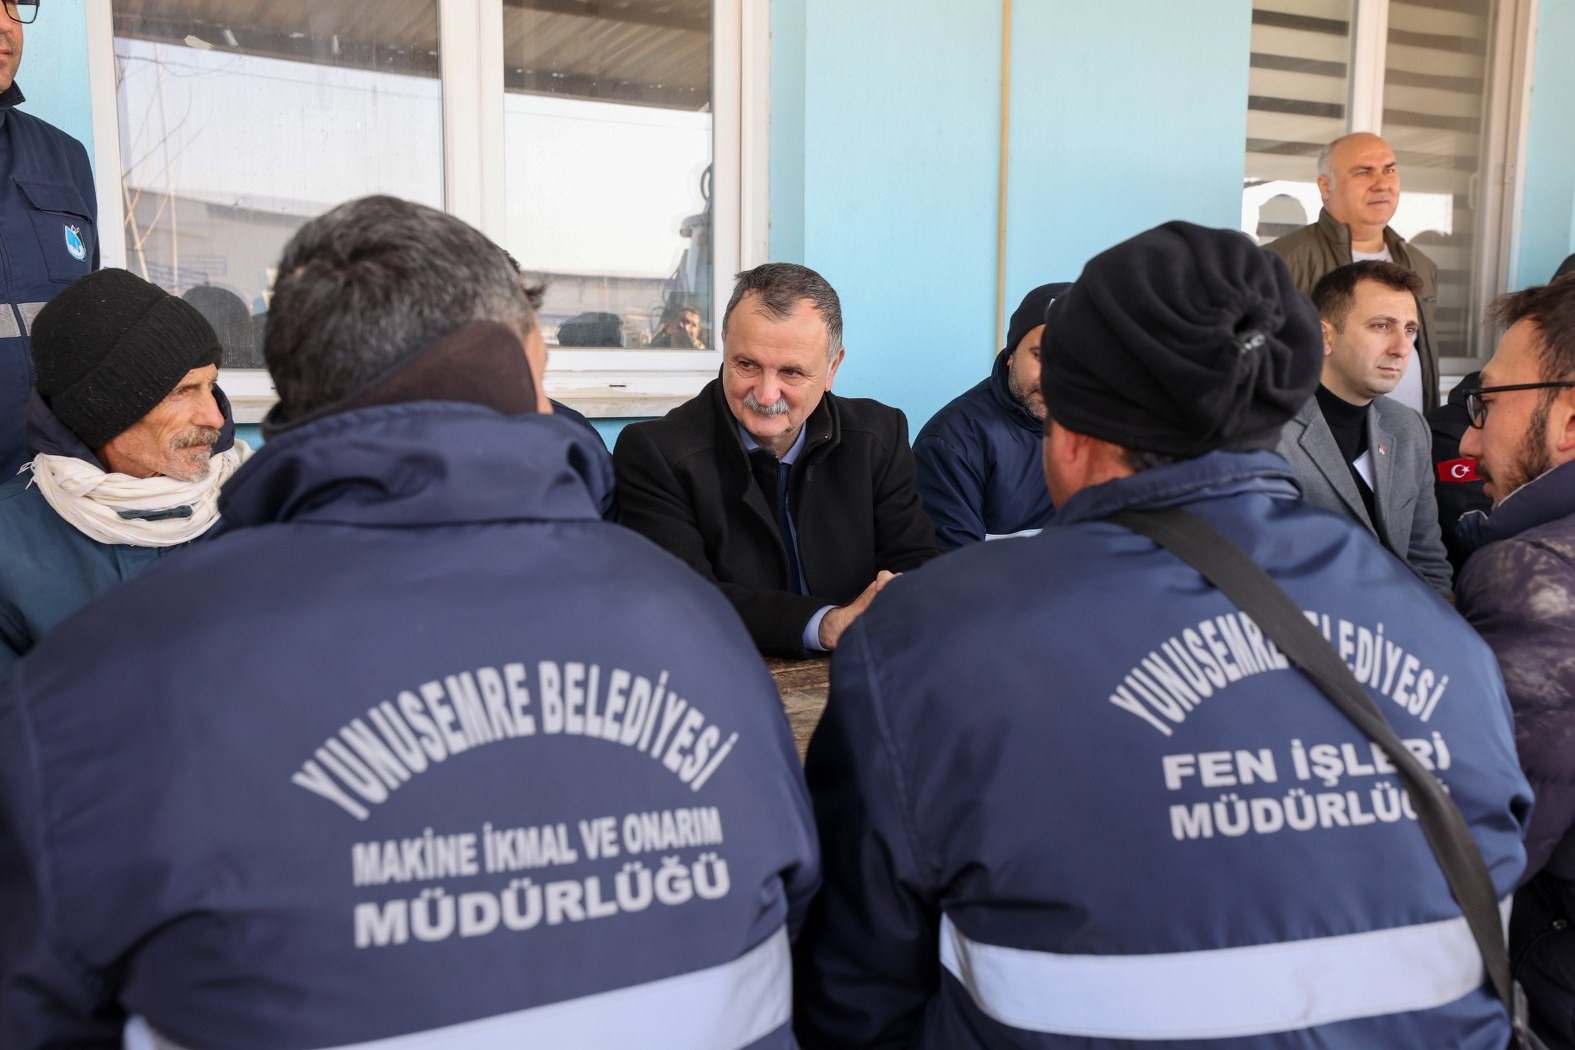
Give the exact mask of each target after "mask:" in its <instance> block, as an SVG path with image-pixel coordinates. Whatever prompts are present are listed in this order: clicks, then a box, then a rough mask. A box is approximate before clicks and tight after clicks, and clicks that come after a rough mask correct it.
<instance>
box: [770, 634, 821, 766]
mask: <svg viewBox="0 0 1575 1050" xmlns="http://www.w3.org/2000/svg"><path fill="white" fill-rule="evenodd" d="M766 667H767V669H769V670H770V671H771V677H772V678H774V679H776V683H777V692H778V693H780V694H781V695H782V707H783V708H784V709H785V710H786V711H787V716H788V724H789V725H790V726H792V727H793V741H794V743H796V744H798V757H799V758H803V757H804V749H805V748H807V747H809V737H810V734H811V733H813V732H814V731H815V726H816V724H817V723H819V721H820V713H821V712H822V711H824V710H825V709H826V694H827V692H828V691H829V690H830V689H831V657H830V656H829V655H827V656H816V657H811V658H810V659H808V660H781V659H777V658H775V657H768V658H767V659H766Z"/></svg>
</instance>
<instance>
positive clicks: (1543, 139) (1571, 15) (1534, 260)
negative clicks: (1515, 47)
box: [1515, 0, 1575, 288]
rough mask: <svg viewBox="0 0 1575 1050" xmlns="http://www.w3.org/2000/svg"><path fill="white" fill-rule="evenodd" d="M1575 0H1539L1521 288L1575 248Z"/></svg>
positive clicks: (1550, 270)
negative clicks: (1573, 111) (1573, 114)
mask: <svg viewBox="0 0 1575 1050" xmlns="http://www.w3.org/2000/svg"><path fill="white" fill-rule="evenodd" d="M1572 54H1575V0H1541V2H1540V4H1539V5H1538V12H1537V44H1536V55H1535V56H1534V59H1533V61H1534V65H1533V67H1532V80H1531V120H1530V127H1529V129H1528V134H1527V141H1526V183H1525V196H1524V198H1523V203H1522V215H1523V218H1522V220H1521V225H1520V255H1519V258H1518V262H1519V272H1518V273H1517V275H1516V282H1515V283H1516V285H1517V287H1520V288H1525V287H1528V286H1529V285H1533V284H1543V283H1545V282H1546V281H1547V280H1548V278H1550V277H1552V276H1553V271H1554V270H1555V269H1557V268H1558V265H1559V263H1561V262H1563V261H1564V258H1565V256H1567V255H1569V254H1570V253H1571V252H1572V251H1575V122H1571V120H1570V107H1571V104H1572V103H1575V65H1571V63H1570V56H1571V55H1572Z"/></svg>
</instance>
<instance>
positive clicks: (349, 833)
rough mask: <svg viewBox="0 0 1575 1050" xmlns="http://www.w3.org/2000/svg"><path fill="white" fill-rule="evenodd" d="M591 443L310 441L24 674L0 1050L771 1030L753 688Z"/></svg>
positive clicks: (797, 896) (773, 733)
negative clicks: (631, 520)
mask: <svg viewBox="0 0 1575 1050" xmlns="http://www.w3.org/2000/svg"><path fill="white" fill-rule="evenodd" d="M593 440H594V439H593V438H592V437H591V436H589V435H586V434H584V432H583V430H582V429H580V428H577V427H576V426H575V425H574V424H572V423H569V422H567V421H564V420H557V419H553V418H551V417H550V416H536V415H529V416H521V417H505V416H503V415H500V414H498V413H496V412H493V411H491V410H489V409H485V408H481V407H479V406H474V405H469V404H458V403H437V402H421V403H411V404H397V405H388V406H382V407H376V408H367V409H361V410H357V411H352V412H345V413H342V414H339V415H332V416H328V417H325V418H323V419H320V420H316V421H314V422H310V423H304V424H302V425H301V426H300V427H299V428H297V429H292V430H287V431H285V432H284V433H281V434H279V435H277V436H274V437H273V438H271V439H270V440H269V441H268V443H267V445H266V446H264V447H263V448H262V449H261V450H259V451H258V453H257V454H256V455H255V456H253V457H252V459H251V460H250V461H249V462H248V463H246V464H245V465H244V466H243V467H242V468H241V469H240V470H239V471H237V472H236V474H235V475H234V477H233V478H232V479H231V480H230V481H229V482H228V483H227V484H226V486H225V489H224V491H223V493H222V494H221V497H220V500H221V510H222V513H223V517H222V520H221V524H220V525H219V526H217V527H216V528H215V529H214V530H212V531H210V533H209V538H208V539H206V540H205V541H204V542H202V543H199V544H194V545H192V546H190V547H188V548H187V549H186V550H184V551H182V552H181V553H180V555H178V556H176V557H172V558H169V559H166V560H164V561H162V562H160V563H159V564H158V565H155V566H153V567H152V568H150V569H149V570H147V571H146V572H144V573H142V574H141V575H139V576H138V577H136V578H135V579H133V580H131V581H129V582H128V583H126V584H125V585H124V586H122V587H120V588H117V589H116V590H114V591H112V592H111V593H110V594H108V595H106V596H105V597H104V598H102V599H101V600H100V601H98V602H97V603H95V604H93V605H91V606H89V607H88V608H87V609H85V610H84V611H83V612H81V613H80V614H78V615H77V616H76V617H73V618H72V619H71V620H69V621H67V622H66V623H65V624H63V625H61V626H60V627H59V628H58V629H57V630H56V631H55V632H54V633H53V634H51V635H50V636H49V637H47V638H45V639H44V640H43V641H42V642H41V643H40V644H39V645H38V646H37V647H36V648H35V649H34V650H33V652H32V653H30V654H29V655H28V656H27V657H25V658H24V659H23V660H22V661H21V663H19V664H18V665H17V668H16V670H15V672H14V673H13V674H12V675H11V677H10V678H9V679H8V680H6V681H5V682H4V683H3V684H0V900H3V901H4V902H5V921H4V922H3V923H0V1046H4V1047H6V1048H7V1050H13V1048H14V1050H30V1048H34V1047H40V1046H59V1045H67V1044H69V1045H72V1046H92V1047H98V1046H103V1047H111V1046H119V1038H120V1031H121V1025H122V1024H123V1022H125V1021H126V1020H127V1018H135V1019H136V1023H137V1024H138V1025H139V1026H145V1029H146V1030H148V1031H151V1032H153V1033H156V1035H157V1037H158V1039H160V1040H162V1041H161V1042H159V1043H157V1044H156V1045H161V1046H162V1045H174V1046H178V1047H191V1048H198V1047H214V1046H223V1047H229V1048H234V1050H264V1048H273V1047H286V1046H295V1047H307V1046H310V1047H317V1048H323V1047H338V1046H349V1045H359V1044H362V1043H368V1042H372V1041H378V1042H377V1044H376V1045H378V1046H380V1047H382V1046H386V1047H389V1048H393V1047H399V1046H407V1045H408V1046H412V1047H413V1046H420V1047H423V1048H427V1050H435V1048H452V1050H459V1048H462V1047H463V1048H470V1047H482V1046H564V1047H568V1046H633V1045H640V1044H641V1043H642V1042H643V1041H644V1035H645V1033H647V1032H657V1033H661V1034H662V1035H663V1036H664V1038H666V1039H667V1042H666V1043H664V1044H663V1045H671V1046H686V1047H696V1048H715V1050H722V1048H724V1047H725V1048H735V1047H744V1046H750V1047H755V1046H759V1047H773V1048H786V1047H789V1046H790V1045H791V1034H790V1032H789V1029H788V1021H789V1013H788V1011H789V992H788V977H789V962H788V948H787V944H788V939H789V931H790V930H791V929H792V928H793V927H795V926H796V924H797V921H798V919H799V917H800V915H801V913H802V911H803V909H804V907H805V905H806V902H807V900H808V898H809V896H810V894H811V893H812V892H813V890H814V888H815V884H816V880H817V854H816V847H815V842H814V835H813V829H812V826H811V823H810V816H809V810H808V800H807V797H806V795H805V792H804V786H803V780H802V773H801V771H800V768H799V763H798V756H797V754H796V752H795V750H794V747H793V741H792V737H791V734H790V732H789V730H788V725H787V721H786V718H785V716H784V714H783V710H782V705H781V701H780V699H779V698H778V696H777V693H776V689H775V688H774V686H773V684H772V681H771V678H770V676H769V675H768V674H767V672H766V669H765V667H764V665H763V663H762V662H761V660H760V658H759V656H758V655H757V654H756V653H755V650H754V647H753V646H752V645H751V644H750V641H749V638H748V636H747V635H746V634H745V632H744V629H743V627H742V625H741V624H740V623H739V622H738V618H737V616H736V615H735V614H734V613H733V611H732V609H731V608H730V607H729V606H728V604H727V602H726V601H725V600H724V599H723V598H722V596H721V595H720V594H718V593H717V591H716V588H714V587H712V586H711V585H710V584H708V583H707V582H706V581H704V580H702V579H700V578H698V577H697V576H696V575H695V574H694V573H693V572H692V571H691V570H690V569H689V568H688V567H686V566H685V565H683V564H682V563H680V562H679V561H677V560H676V559H674V558H672V557H670V556H669V555H667V554H665V553H663V552H662V551H660V550H658V549H657V548H656V547H654V546H653V545H651V544H650V543H648V542H647V541H645V540H643V539H641V538H640V537H639V536H636V535H635V534H634V533H632V532H629V531H628V530H626V529H623V528H621V527H619V526H616V525H611V524H608V523H606V522H604V521H602V520H600V519H599V518H598V516H597V510H596V508H597V501H598V499H599V497H600V496H601V494H602V493H603V492H604V491H605V488H606V487H607V485H609V484H610V483H611V472H610V470H609V469H608V467H607V463H606V456H605V454H602V453H599V452H598V451H597V450H596V449H594V448H593V447H592V446H591V444H590V442H591V441H593ZM383 1040H387V1041H388V1042H383Z"/></svg>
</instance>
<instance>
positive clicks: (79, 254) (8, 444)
mask: <svg viewBox="0 0 1575 1050" xmlns="http://www.w3.org/2000/svg"><path fill="white" fill-rule="evenodd" d="M37 16H38V3H37V2H36V0H34V2H31V3H29V2H23V0H0V480H4V479H5V478H8V477H10V476H11V475H12V474H15V473H16V471H17V469H18V468H19V467H20V466H21V465H22V463H23V461H24V460H25V459H26V458H27V444H26V436H25V435H26V425H25V423H24V421H23V414H24V411H25V408H26V405H27V393H28V389H29V388H30V387H31V386H32V382H31V377H32V363H31V360H30V358H29V343H28V331H29V329H30V328H31V327H32V324H33V318H34V317H36V316H37V315H38V311H39V310H42V309H43V308H44V304H45V303H47V302H48V301H49V300H50V298H51V297H53V296H54V294H55V293H56V292H58V291H60V290H61V289H63V288H65V287H66V285H68V284H70V283H71V282H72V281H74V280H76V279H77V278H78V277H82V276H83V275H85V274H87V273H89V272H90V271H92V270H96V269H98V231H97V224H98V205H97V199H96V197H95V194H94V190H93V169H92V168H91V167H89V166H88V156H87V151H86V150H85V149H83V148H82V143H80V142H78V141H77V140H76V139H74V138H72V137H71V136H70V135H67V134H66V133H65V132H63V131H61V130H60V129H59V128H57V127H55V126H54V125H52V124H48V123H45V122H44V121H42V120H39V119H38V118H37V117H35V116H33V115H32V114H30V113H24V112H22V111H21V110H20V109H17V108H16V107H17V106H18V104H19V103H21V102H23V101H24V99H23V96H22V90H21V88H19V87H18V86H17V83H16V70H17V66H19V65H20V64H21V62H22V26H24V25H26V24H28V23H30V22H32V21H33V19H34V18H36V17H37Z"/></svg>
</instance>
